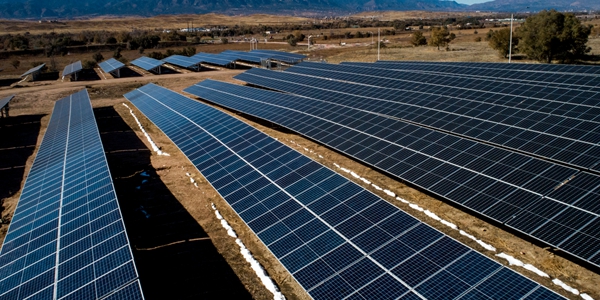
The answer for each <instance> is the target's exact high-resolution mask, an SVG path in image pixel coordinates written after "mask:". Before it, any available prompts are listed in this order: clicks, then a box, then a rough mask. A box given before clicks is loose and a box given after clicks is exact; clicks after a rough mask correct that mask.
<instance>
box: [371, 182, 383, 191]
mask: <svg viewBox="0 0 600 300" xmlns="http://www.w3.org/2000/svg"><path fill="white" fill-rule="evenodd" d="M371 186H372V187H374V188H375V189H376V190H378V191H381V190H383V189H382V188H380V187H379V186H378V185H376V184H372V183H371Z"/></svg>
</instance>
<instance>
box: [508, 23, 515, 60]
mask: <svg viewBox="0 0 600 300" xmlns="http://www.w3.org/2000/svg"><path fill="white" fill-rule="evenodd" d="M513 19H514V18H513V14H510V38H509V39H510V41H508V45H509V46H508V63H509V64H510V61H511V59H512V32H513Z"/></svg>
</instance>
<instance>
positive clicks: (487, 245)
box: [459, 230, 496, 252]
mask: <svg viewBox="0 0 600 300" xmlns="http://www.w3.org/2000/svg"><path fill="white" fill-rule="evenodd" d="M459 233H460V234H461V235H464V236H466V237H468V238H470V239H472V240H474V241H475V242H477V244H479V245H481V247H483V248H485V249H486V250H489V251H494V252H496V247H494V246H492V245H490V244H488V243H485V242H483V241H482V240H479V239H477V238H476V237H474V236H472V235H470V234H468V233H466V232H464V231H462V230H460V231H459Z"/></svg>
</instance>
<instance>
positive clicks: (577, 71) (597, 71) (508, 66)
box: [376, 60, 600, 76]
mask: <svg viewBox="0 0 600 300" xmlns="http://www.w3.org/2000/svg"><path fill="white" fill-rule="evenodd" d="M376 63H377V64H379V63H382V64H391V63H395V64H413V65H420V64H432V65H433V64H445V65H458V66H461V67H468V68H479V69H497V70H517V71H524V72H538V73H542V72H545V73H553V74H573V75H583V76H586V75H587V76H594V75H600V68H598V67H597V66H585V65H569V64H537V63H535V64H523V63H486V62H439V63H438V62H421V61H383V60H382V61H377V62H376Z"/></svg>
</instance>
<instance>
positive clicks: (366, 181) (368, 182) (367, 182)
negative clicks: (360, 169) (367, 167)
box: [360, 177, 371, 184]
mask: <svg viewBox="0 0 600 300" xmlns="http://www.w3.org/2000/svg"><path fill="white" fill-rule="evenodd" d="M360 180H362V182H364V183H366V184H371V182H370V181H368V180H366V179H365V178H363V177H361V178H360Z"/></svg>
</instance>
